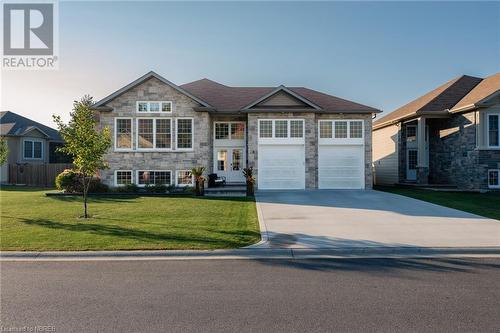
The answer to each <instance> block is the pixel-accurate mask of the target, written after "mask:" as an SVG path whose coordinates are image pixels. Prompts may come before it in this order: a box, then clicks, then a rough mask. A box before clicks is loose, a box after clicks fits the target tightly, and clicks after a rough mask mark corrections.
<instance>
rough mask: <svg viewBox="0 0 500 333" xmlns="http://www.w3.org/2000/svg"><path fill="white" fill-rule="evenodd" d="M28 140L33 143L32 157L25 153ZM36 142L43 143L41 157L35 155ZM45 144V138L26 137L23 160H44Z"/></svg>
mask: <svg viewBox="0 0 500 333" xmlns="http://www.w3.org/2000/svg"><path fill="white" fill-rule="evenodd" d="M26 141H30V142H31V143H32V146H31V156H32V157H26V156H25V155H24V153H25V149H24V145H25V144H26ZM35 142H40V144H41V145H42V147H41V156H40V157H35ZM44 146H45V145H44V144H43V140H40V139H35V138H24V139H23V145H22V149H23V160H36V161H40V160H43V158H44V156H45V154H44Z"/></svg>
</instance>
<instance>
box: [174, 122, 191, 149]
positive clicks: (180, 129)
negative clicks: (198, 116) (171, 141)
mask: <svg viewBox="0 0 500 333" xmlns="http://www.w3.org/2000/svg"><path fill="white" fill-rule="evenodd" d="M177 149H193V119H191V118H189V119H187V118H177Z"/></svg>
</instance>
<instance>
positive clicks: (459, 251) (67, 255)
mask: <svg viewBox="0 0 500 333" xmlns="http://www.w3.org/2000/svg"><path fill="white" fill-rule="evenodd" d="M460 257H469V258H481V257H488V258H500V247H474V248H470V247H468V248H442V247H441V248H439V247H436V248H424V247H364V248H336V249H306V248H268V249H267V248H260V249H257V248H241V249H234V250H212V251H210V250H208V251H207V250H158V251H74V252H14V251H12V252H10V251H2V252H0V261H97V260H228V259H232V260H234V259H247V260H248V259H250V260H256V259H275V260H276V259H277V260H297V259H362V258H366V259H368V258H379V259H383V258H388V259H389V258H460Z"/></svg>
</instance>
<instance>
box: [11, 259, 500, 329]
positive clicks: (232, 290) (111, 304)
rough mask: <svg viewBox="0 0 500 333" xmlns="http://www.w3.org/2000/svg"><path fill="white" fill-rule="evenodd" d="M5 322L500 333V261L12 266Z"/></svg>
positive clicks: (92, 326) (100, 326) (78, 326)
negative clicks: (499, 331)
mask: <svg viewBox="0 0 500 333" xmlns="http://www.w3.org/2000/svg"><path fill="white" fill-rule="evenodd" d="M1 321H2V324H1V325H2V326H3V328H4V329H6V328H10V327H24V326H26V327H28V328H29V327H34V326H37V325H43V326H49V328H48V331H50V330H52V331H54V330H55V332H132V331H133V332H235V331H237V332H264V331H265V332H316V331H318V332H319V331H342V332H346V331H379V332H394V331H399V332H409V331H415V332H416V331H418V332H437V331H439V332H459V331H462V332H498V330H499V328H500V260H499V259H482V260H479V259H476V260H469V259H467V260H465V259H464V260H462V259H442V260H413V259H391V260H382V259H364V260H361V259H359V260H345V259H343V260H305V261H295V260H289V261H287V260H191V261H92V262H2V263H1ZM46 331H47V330H46Z"/></svg>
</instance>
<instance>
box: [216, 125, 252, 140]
mask: <svg viewBox="0 0 500 333" xmlns="http://www.w3.org/2000/svg"><path fill="white" fill-rule="evenodd" d="M217 124H228V126H229V129H228V130H229V135H228V138H227V139H217V138H216V137H215V134H216V132H215V126H217ZM233 124H243V125H244V126H245V130H244V131H243V139H233V137H232V135H231V126H232V125H233ZM213 129H214V133H213V138H214V142H215V141H217V142H222V141H235V142H238V141H245V140H246V138H247V133H246V132H247V125H246V123H245V122H244V121H214V128H213Z"/></svg>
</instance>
